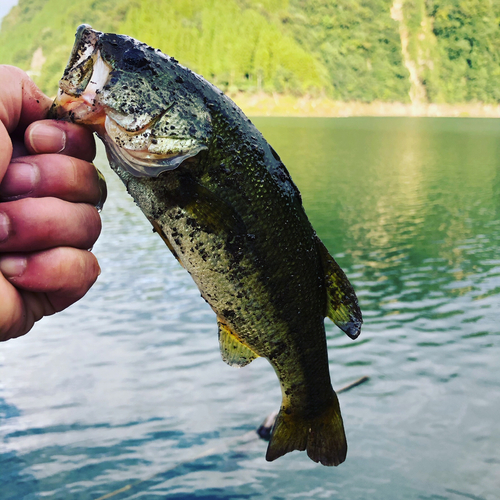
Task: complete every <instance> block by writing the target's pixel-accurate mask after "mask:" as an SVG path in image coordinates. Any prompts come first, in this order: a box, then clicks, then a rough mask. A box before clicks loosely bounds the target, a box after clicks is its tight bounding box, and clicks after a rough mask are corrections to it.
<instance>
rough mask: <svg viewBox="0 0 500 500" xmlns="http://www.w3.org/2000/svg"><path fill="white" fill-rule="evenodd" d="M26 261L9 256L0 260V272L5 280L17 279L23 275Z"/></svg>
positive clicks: (22, 258) (18, 257) (23, 258)
mask: <svg viewBox="0 0 500 500" xmlns="http://www.w3.org/2000/svg"><path fill="white" fill-rule="evenodd" d="M27 264H28V261H27V260H26V257H20V256H17V255H15V256H9V257H1V258H0V272H1V273H2V274H3V275H4V276H5V277H6V278H19V276H22V274H23V273H24V271H25V269H26V266H27Z"/></svg>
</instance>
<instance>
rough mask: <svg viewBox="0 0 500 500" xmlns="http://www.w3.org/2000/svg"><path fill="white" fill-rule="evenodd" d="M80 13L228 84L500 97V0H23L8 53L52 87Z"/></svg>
mask: <svg viewBox="0 0 500 500" xmlns="http://www.w3.org/2000/svg"><path fill="white" fill-rule="evenodd" d="M81 23H87V24H90V25H91V26H92V27H93V28H95V29H98V30H101V31H114V32H119V33H126V34H128V35H130V36H133V37H135V38H138V39H139V40H141V41H144V42H146V43H148V44H150V45H152V46H154V47H158V48H160V49H161V50H162V51H164V52H165V53H167V54H169V55H171V56H175V57H176V58H177V59H178V60H179V61H181V62H182V63H183V64H185V65H186V66H188V67H190V68H191V69H193V70H194V71H196V72H198V73H200V74H202V75H203V76H205V78H207V79H208V80H210V81H212V82H213V83H215V84H216V85H217V86H219V87H220V88H222V89H223V90H225V91H229V92H237V91H243V92H249V93H253V92H258V91H264V92H267V93H274V92H277V93H290V94H294V95H305V94H309V95H312V96H319V95H326V96H328V97H331V98H333V99H337V100H343V101H353V100H355V101H362V102H372V101H374V100H379V101H388V102H395V101H398V102H412V103H416V104H419V103H422V104H425V103H428V102H446V103H458V102H471V101H472V102H474V101H480V102H485V103H498V102H500V27H499V23H500V0H466V1H464V0H443V1H439V0H335V1H331V0H80V1H75V2H68V0H19V4H18V5H17V6H16V7H14V8H13V9H12V10H11V12H10V13H9V14H8V15H7V16H6V17H5V18H4V20H3V23H2V26H1V29H0V63H5V64H14V65H16V66H20V67H21V68H23V69H25V70H27V71H29V72H30V74H31V75H32V77H33V78H34V79H35V81H36V82H37V83H38V84H39V85H40V86H41V88H42V89H43V90H44V91H45V92H47V93H48V94H54V93H55V91H56V87H57V81H58V79H59V78H60V76H61V74H62V71H63V69H64V66H65V64H66V61H67V58H68V56H69V53H70V50H71V47H72V45H73V40H74V32H75V29H76V27H77V26H78V25H79V24H81Z"/></svg>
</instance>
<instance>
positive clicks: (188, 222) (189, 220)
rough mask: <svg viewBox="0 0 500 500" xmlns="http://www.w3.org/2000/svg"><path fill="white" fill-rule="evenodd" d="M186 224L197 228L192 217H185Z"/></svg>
mask: <svg viewBox="0 0 500 500" xmlns="http://www.w3.org/2000/svg"><path fill="white" fill-rule="evenodd" d="M186 225H187V226H191V227H195V228H198V223H197V222H196V220H195V219H193V218H192V217H186Z"/></svg>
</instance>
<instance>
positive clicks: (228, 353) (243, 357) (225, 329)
mask: <svg viewBox="0 0 500 500" xmlns="http://www.w3.org/2000/svg"><path fill="white" fill-rule="evenodd" d="M217 325H218V326H219V344H220V353H221V355H222V359H223V360H224V361H225V362H226V363H227V364H228V365H230V366H238V367H242V366H245V365H248V363H251V362H252V361H253V360H254V359H255V358H258V357H259V355H258V354H256V353H255V352H253V351H252V350H251V349H250V348H249V347H247V346H246V345H243V344H242V343H241V342H240V340H238V338H237V337H236V335H235V334H234V333H233V332H232V330H231V329H230V328H229V326H227V325H226V324H225V323H222V322H221V321H220V320H219V319H217Z"/></svg>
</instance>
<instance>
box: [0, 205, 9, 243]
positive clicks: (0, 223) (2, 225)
mask: <svg viewBox="0 0 500 500" xmlns="http://www.w3.org/2000/svg"><path fill="white" fill-rule="evenodd" d="M9 232H10V221H9V218H8V217H7V216H6V215H5V214H4V213H2V212H0V243H2V242H3V241H5V240H6V239H7V238H8V237H9Z"/></svg>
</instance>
